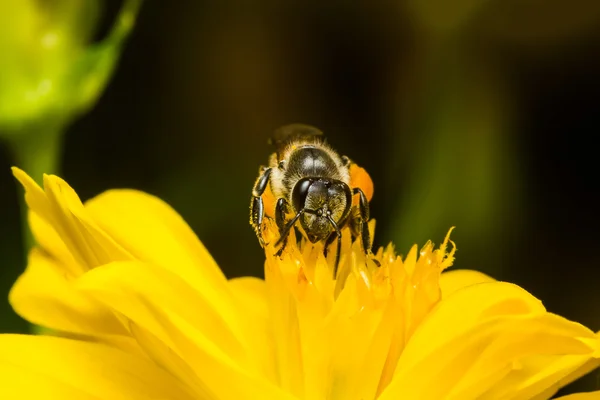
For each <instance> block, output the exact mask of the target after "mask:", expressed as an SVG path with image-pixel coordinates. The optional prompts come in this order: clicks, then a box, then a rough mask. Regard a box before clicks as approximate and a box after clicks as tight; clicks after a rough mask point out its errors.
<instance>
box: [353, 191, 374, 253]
mask: <svg viewBox="0 0 600 400" xmlns="http://www.w3.org/2000/svg"><path fill="white" fill-rule="evenodd" d="M352 194H358V195H359V196H360V199H359V203H358V210H359V215H358V216H357V217H355V219H354V221H353V222H354V223H355V224H356V225H358V226H355V229H357V231H358V233H359V234H360V237H361V240H362V246H363V250H364V252H365V254H368V253H370V252H371V234H370V233H369V201H368V200H367V196H365V194H364V193H363V191H362V190H361V189H360V188H354V189H352Z"/></svg>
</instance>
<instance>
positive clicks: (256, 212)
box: [250, 168, 271, 247]
mask: <svg viewBox="0 0 600 400" xmlns="http://www.w3.org/2000/svg"><path fill="white" fill-rule="evenodd" d="M270 176H271V168H265V169H264V170H263V172H262V174H261V175H260V176H259V177H258V179H257V180H256V183H255V184H254V188H253V189H252V203H251V205H250V224H251V225H252V227H253V228H254V232H255V233H256V237H257V238H258V241H259V242H260V245H261V246H263V247H264V245H265V241H264V239H263V236H262V222H263V218H264V215H265V206H264V204H263V199H262V197H261V196H262V194H263V193H264V192H265V189H266V188H267V184H268V183H269V178H270Z"/></svg>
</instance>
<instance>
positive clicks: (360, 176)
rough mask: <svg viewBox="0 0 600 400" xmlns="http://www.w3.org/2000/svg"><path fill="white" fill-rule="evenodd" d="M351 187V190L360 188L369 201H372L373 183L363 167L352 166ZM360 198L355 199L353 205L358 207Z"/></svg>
mask: <svg viewBox="0 0 600 400" xmlns="http://www.w3.org/2000/svg"><path fill="white" fill-rule="evenodd" d="M350 187H351V188H360V189H361V190H362V191H363V193H364V194H365V196H366V197H367V200H368V201H371V199H372V198H373V191H374V186H373V181H372V180H371V177H370V176H369V173H368V172H367V171H366V170H365V169H364V168H362V167H359V166H358V165H356V164H352V165H350ZM358 201H359V199H358V196H355V197H354V198H353V201H352V204H353V205H358Z"/></svg>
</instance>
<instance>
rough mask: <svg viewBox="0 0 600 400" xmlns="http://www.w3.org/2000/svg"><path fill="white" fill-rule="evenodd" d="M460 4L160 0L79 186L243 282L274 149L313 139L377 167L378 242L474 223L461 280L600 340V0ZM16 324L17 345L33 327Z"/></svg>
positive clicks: (420, 238) (9, 324)
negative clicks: (193, 238)
mask: <svg viewBox="0 0 600 400" xmlns="http://www.w3.org/2000/svg"><path fill="white" fill-rule="evenodd" d="M451 3H452V4H450V2H443V1H435V0H412V1H398V2H388V1H374V2H341V1H332V2H320V1H314V0H313V1H303V2H296V1H288V2H268V1H257V2H254V4H253V5H252V6H249V5H248V4H246V2H236V1H232V0H228V1H221V2H206V1H193V2H192V1H190V2H174V1H173V2H158V1H147V2H146V3H144V5H143V7H142V10H141V13H140V15H139V18H138V22H137V26H136V28H135V30H134V32H133V34H132V36H131V37H130V40H129V42H128V43H127V46H126V48H125V50H124V53H123V56H122V59H121V62H120V65H119V67H118V68H117V70H116V73H115V75H114V77H113V80H112V82H111V83H110V84H109V86H108V88H107V90H106V91H105V93H104V94H103V96H102V97H101V98H100V100H99V102H98V104H97V105H96V107H95V108H94V109H92V110H91V112H89V113H88V114H87V115H85V116H83V117H82V118H80V119H79V120H77V121H76V122H75V123H73V124H72V125H71V126H70V127H69V128H68V132H67V134H66V137H65V143H64V155H63V157H62V161H61V175H62V177H63V178H64V179H66V180H67V182H69V184H70V185H71V186H73V187H74V188H75V190H76V191H77V192H78V194H79V195H80V197H81V198H82V200H85V199H89V198H90V197H93V196H94V195H96V194H99V193H101V192H102V191H104V190H106V189H109V188H115V187H129V188H136V189H140V190H144V191H147V192H150V193H152V194H155V195H158V196H159V197H161V198H163V199H164V200H166V201H167V202H168V203H169V204H171V205H172V206H173V207H174V208H175V209H176V210H178V211H179V213H181V214H182V215H183V217H184V218H185V219H186V221H187V222H188V223H189V224H190V225H191V227H192V228H193V229H194V231H195V232H196V233H197V234H198V236H199V237H200V239H201V240H202V241H203V242H204V243H205V244H206V246H207V247H208V249H209V250H210V251H211V253H212V254H213V255H214V257H215V259H216V260H217V261H218V263H219V265H220V266H221V268H222V269H223V270H224V271H225V272H226V274H227V275H228V276H230V277H234V276H240V275H255V276H261V275H262V262H263V254H262V251H261V249H260V247H259V246H258V243H257V241H256V238H255V237H254V234H253V232H252V230H251V229H250V227H249V226H248V205H249V196H250V190H251V187H252V184H253V182H254V179H255V178H256V176H257V173H258V167H259V166H260V165H261V164H264V163H265V162H266V161H267V157H268V155H269V153H270V152H271V150H272V149H271V148H270V147H269V146H268V145H267V138H268V137H269V135H270V134H271V132H272V131H273V130H274V129H275V128H276V127H278V126H280V125H282V124H286V123H290V122H303V123H309V124H313V125H316V126H318V127H320V128H321V129H322V130H323V131H325V133H326V134H327V135H328V138H329V142H330V143H331V144H332V145H333V146H334V147H335V148H336V149H338V150H339V151H340V153H343V154H347V155H348V156H350V157H351V158H353V159H354V160H355V161H357V162H358V163H359V164H360V165H361V166H364V167H365V168H366V169H367V170H368V171H369V172H370V174H371V176H372V178H373V180H374V182H375V196H374V198H373V201H372V205H371V210H372V215H373V217H374V218H376V220H377V233H376V238H375V242H376V245H383V244H386V243H388V242H389V241H393V242H394V243H396V245H397V249H398V251H399V252H400V253H402V254H406V252H407V251H408V250H409V248H410V246H411V245H412V244H413V243H418V244H419V245H423V244H424V243H425V241H426V240H428V239H431V240H433V241H434V242H435V243H440V242H441V241H442V240H443V238H444V235H445V234H446V232H447V230H448V229H449V228H450V227H451V226H456V227H457V228H456V230H455V232H454V233H453V235H452V238H453V239H454V240H455V242H456V243H457V246H458V253H457V260H456V263H455V266H456V267H458V268H471V269H478V270H481V271H483V272H486V273H488V274H490V275H492V276H494V277H495V278H497V279H500V280H506V281H511V282H515V283H517V284H519V285H520V286H522V287H524V288H526V289H527V290H529V291H530V292H531V293H533V294H534V295H535V296H537V297H538V298H540V299H542V300H543V302H544V304H545V305H546V307H547V308H548V309H549V310H551V311H553V312H556V313H558V314H561V315H563V316H566V317H568V318H570V319H574V320H577V321H579V322H582V323H584V324H585V325H587V326H589V327H591V328H592V329H595V330H599V329H600V312H599V310H600V290H599V288H600V262H599V261H598V255H597V254H596V249H597V248H598V243H599V242H600V234H599V233H598V232H599V230H600V229H599V227H598V222H600V219H599V218H598V205H599V204H600V202H599V200H600V197H599V194H598V190H597V189H598V182H599V179H598V168H597V159H598V158H597V154H598V147H597V146H596V144H595V143H596V141H595V137H596V136H597V134H598V133H599V128H600V108H599V103H598V98H599V96H600V3H599V2H597V1H594V0H589V1H587V0H586V1H583V0H573V1H569V2H565V1H558V0H546V1H542V0H537V1H536V0H530V1H517V0H507V1H504V0H503V1H500V0H494V1H486V2H484V1H482V0H459V1H456V2H451ZM120 4H121V3H120V2H119V1H114V0H111V1H106V2H105V3H104V12H103V14H102V19H101V23H100V27H99V30H98V32H97V38H98V39H100V38H102V37H103V35H105V34H106V31H107V30H108V27H109V26H110V24H111V21H112V20H113V19H114V17H115V15H116V14H117V12H118V9H119V7H120ZM13 163H14V161H13V158H12V156H11V154H10V152H9V151H8V148H7V147H2V146H1V145H0V191H1V196H0V254H1V264H2V265H1V268H0V279H1V290H2V293H3V294H2V295H1V296H0V297H3V298H5V296H6V294H7V293H8V290H9V288H10V285H11V284H12V283H13V282H14V280H15V279H16V277H17V276H18V273H19V271H20V270H21V269H22V268H23V266H24V257H23V251H22V243H21V234H20V233H19V230H20V222H19V219H18V216H19V213H18V211H17V210H18V197H19V196H21V195H22V190H21V189H20V188H17V185H16V184H15V180H14V179H13V178H12V176H11V173H10V170H9V167H10V166H11V165H12V164H13ZM36 178H39V177H36ZM0 312H1V314H0V315H1V320H0V331H2V332H6V331H12V332H15V331H26V330H27V325H26V324H25V323H24V322H23V321H21V320H20V319H18V317H16V316H15V315H14V314H12V313H11V312H10V310H9V308H8V306H7V305H5V304H4V305H2V306H1V308H0ZM597 378H598V374H594V375H593V376H591V377H588V378H586V380H585V381H584V382H583V383H579V384H578V385H579V386H578V387H577V388H594V387H596V388H597V387H598V384H597V382H596V381H597Z"/></svg>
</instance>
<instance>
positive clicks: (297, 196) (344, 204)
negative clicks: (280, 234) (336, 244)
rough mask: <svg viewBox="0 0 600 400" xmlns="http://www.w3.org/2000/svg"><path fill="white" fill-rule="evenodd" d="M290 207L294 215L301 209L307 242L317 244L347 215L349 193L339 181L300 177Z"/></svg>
mask: <svg viewBox="0 0 600 400" xmlns="http://www.w3.org/2000/svg"><path fill="white" fill-rule="evenodd" d="M292 205H293V207H294V210H295V211H296V212H300V211H301V210H304V214H303V215H302V217H300V224H301V226H302V228H303V229H304V232H305V233H306V236H307V238H308V240H310V241H311V242H312V243H316V242H318V241H321V240H325V239H327V237H328V236H329V234H330V233H331V232H333V231H334V230H336V229H337V228H338V225H340V224H341V222H342V221H343V220H344V219H345V218H346V217H347V216H348V213H349V211H350V207H351V206H352V193H351V191H350V188H349V187H348V185H347V184H345V183H344V182H341V181H338V180H332V179H324V178H303V179H300V180H299V181H298V182H297V183H296V185H295V186H294V189H293V191H292Z"/></svg>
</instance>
